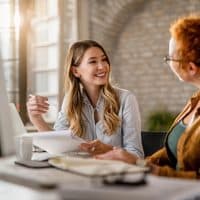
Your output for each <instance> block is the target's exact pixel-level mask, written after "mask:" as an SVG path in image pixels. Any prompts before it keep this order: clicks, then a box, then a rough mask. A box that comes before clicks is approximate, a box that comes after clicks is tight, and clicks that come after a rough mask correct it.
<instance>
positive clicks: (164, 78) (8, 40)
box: [0, 0, 200, 129]
mask: <svg viewBox="0 0 200 200" xmlns="http://www.w3.org/2000/svg"><path fill="white" fill-rule="evenodd" d="M0 9H1V12H0V32H1V47H2V52H3V53H2V54H3V61H4V68H5V72H6V80H7V87H8V91H9V98H10V100H11V101H14V102H15V103H16V104H17V105H18V107H19V110H20V114H21V116H22V117H23V119H24V122H25V123H27V122H28V119H27V115H26V108H25V101H26V98H27V96H28V94H29V93H35V94H39V95H45V96H48V97H49V99H50V102H51V104H52V105H53V106H52V108H51V109H50V112H49V113H48V115H47V116H46V118H47V120H49V122H50V123H53V121H54V120H55V117H56V113H57V111H58V110H59V107H60V105H61V102H62V97H63V78H64V67H63V66H64V59H65V54H66V51H67V48H68V47H69V45H70V44H71V43H72V42H74V41H76V40H80V39H94V40H97V41H98V42H100V43H101V44H102V45H103V46H104V47H105V49H106V50H107V51H108V54H109V56H110V58H111V63H112V70H113V74H112V75H113V80H114V82H115V83H116V84H117V85H118V86H120V87H122V88H125V89H128V90H131V91H132V92H134V94H135V95H136V97H137V99H138V102H139V106H140V110H141V116H142V128H143V129H149V127H148V125H147V119H148V117H149V115H150V114H151V113H154V112H157V111H163V112H165V111H167V112H170V113H173V114H174V113H178V112H179V111H180V109H181V108H182V106H183V105H184V104H185V103H186V100H187V99H188V97H189V96H190V95H191V94H192V93H193V92H194V91H195V88H193V87H191V86H189V85H186V84H182V83H180V82H179V81H178V80H177V78H176V77H175V76H174V75H173V74H172V72H171V71H170V69H169V67H168V66H167V65H165V64H164V62H163V57H164V56H165V55H167V54H168V41H169V36H170V34H169V31H168V29H169V26H170V23H172V21H174V20H175V19H176V18H177V17H180V16H183V15H187V14H190V13H193V12H199V10H200V1H199V0H29V1H26V0H7V1H6V0H2V1H0ZM6 9H7V10H6Z"/></svg>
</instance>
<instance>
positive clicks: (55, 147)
mask: <svg viewBox="0 0 200 200" xmlns="http://www.w3.org/2000/svg"><path fill="white" fill-rule="evenodd" d="M28 135H30V136H32V137H33V145H35V146H38V147H40V148H42V149H44V150H45V151H47V152H48V153H50V154H55V155H58V154H62V153H65V152H71V151H78V150H79V145H80V144H81V143H82V142H85V140H83V139H82V138H80V137H78V136H75V135H73V134H72V132H71V131H68V130H64V131H49V132H36V133H31V134H28Z"/></svg>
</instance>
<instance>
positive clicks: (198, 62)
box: [163, 56, 200, 66]
mask: <svg viewBox="0 0 200 200" xmlns="http://www.w3.org/2000/svg"><path fill="white" fill-rule="evenodd" d="M163 60H164V62H165V63H166V64H168V65H169V64H170V63H169V62H170V61H173V62H193V63H194V64H196V65H198V66H199V65H200V59H197V61H195V62H194V61H187V60H181V59H174V58H172V57H170V56H165V57H164V58H163Z"/></svg>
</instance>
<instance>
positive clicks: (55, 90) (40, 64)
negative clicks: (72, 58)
mask: <svg viewBox="0 0 200 200" xmlns="http://www.w3.org/2000/svg"><path fill="white" fill-rule="evenodd" d="M32 6H33V7H32V15H31V23H30V24H31V29H30V33H29V36H28V37H29V39H28V52H29V53H28V93H33V94H37V95H41V96H47V97H48V99H49V103H50V109H49V112H48V113H47V114H46V115H45V120H46V121H47V122H49V123H52V122H54V121H55V118H56V115H57V111H58V97H59V50H60V47H59V15H58V1H57V0H53V1H48V0H42V1H41V0H35V1H33V5H32Z"/></svg>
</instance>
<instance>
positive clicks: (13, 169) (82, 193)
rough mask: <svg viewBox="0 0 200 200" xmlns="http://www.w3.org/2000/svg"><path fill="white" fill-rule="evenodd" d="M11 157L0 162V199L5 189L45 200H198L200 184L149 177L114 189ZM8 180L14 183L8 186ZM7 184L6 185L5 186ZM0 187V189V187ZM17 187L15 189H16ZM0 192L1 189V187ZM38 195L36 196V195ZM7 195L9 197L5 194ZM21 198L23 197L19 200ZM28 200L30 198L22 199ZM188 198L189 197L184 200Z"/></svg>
mask: <svg viewBox="0 0 200 200" xmlns="http://www.w3.org/2000/svg"><path fill="white" fill-rule="evenodd" d="M14 160H15V158H14V157H10V158H1V159H0V179H1V180H2V181H0V185H3V184H4V186H5V187H4V192H3V193H2V192H0V199H6V200H7V199H11V198H5V197H6V188H9V187H13V188H16V191H20V192H21V194H22V193H23V192H22V191H24V192H26V193H25V194H28V193H30V194H32V193H34V195H33V196H34V198H32V199H34V200H37V199H39V200H42V199H47V198H45V197H47V196H48V197H49V198H48V199H52V200H54V199H57V200H58V199H66V200H67V199H83V200H84V199H97V200H100V199H108V198H110V199H115V200H118V199H127V200H129V199H131V200H132V199H133V198H134V199H138V200H140V199H142V200H143V199H162V200H164V199H167V200H173V199H174V200H175V199H176V200H179V199H180V200H183V199H184V200H185V199H187V197H190V199H195V198H191V197H197V196H198V197H200V189H199V188H200V182H199V181H189V180H181V179H170V178H161V177H155V176H151V175H149V176H148V177H147V184H146V185H144V186H138V187H134V186H133V187H114V186H107V187H106V186H104V185H102V184H94V181H92V180H91V179H89V178H86V177H81V176H78V175H75V174H71V173H68V172H65V171H62V170H58V169H55V168H45V169H31V168H26V167H22V166H18V165H15V164H14ZM3 181H8V182H12V183H15V184H17V185H14V184H10V185H9V183H7V182H3ZM6 184H7V185H6ZM0 188H1V187H0ZM17 188H18V190H17ZM1 189H2V188H1ZM2 194H3V195H4V196H2ZM36 194H37V195H38V196H37V195H36ZM7 195H8V197H9V195H11V194H10V193H9V191H8V192H7ZM2 197H4V198H2ZM36 197H38V198H36ZM21 199H23V198H21ZM26 199H31V198H26ZM188 199H189V198H188Z"/></svg>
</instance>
